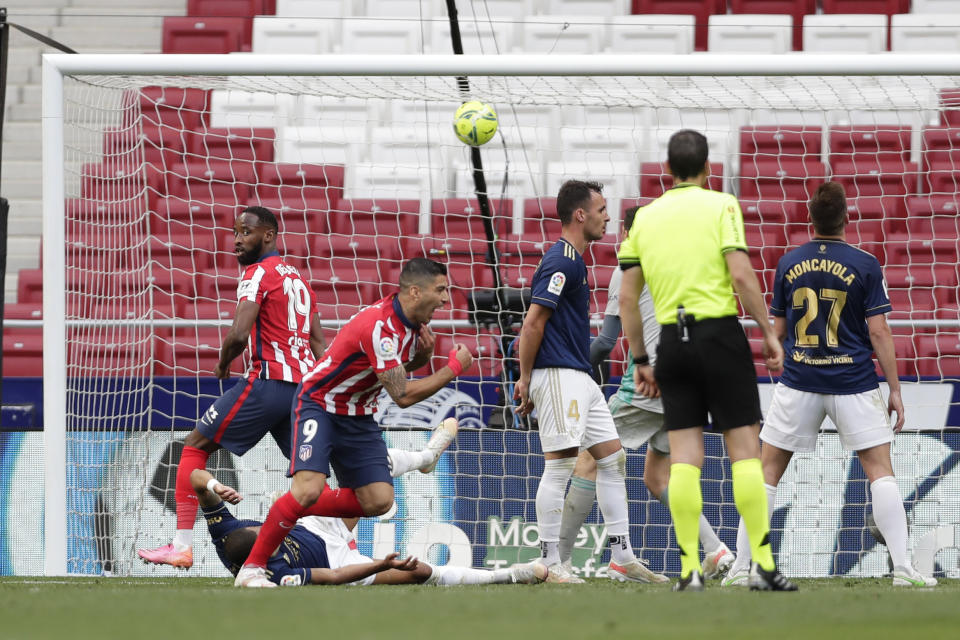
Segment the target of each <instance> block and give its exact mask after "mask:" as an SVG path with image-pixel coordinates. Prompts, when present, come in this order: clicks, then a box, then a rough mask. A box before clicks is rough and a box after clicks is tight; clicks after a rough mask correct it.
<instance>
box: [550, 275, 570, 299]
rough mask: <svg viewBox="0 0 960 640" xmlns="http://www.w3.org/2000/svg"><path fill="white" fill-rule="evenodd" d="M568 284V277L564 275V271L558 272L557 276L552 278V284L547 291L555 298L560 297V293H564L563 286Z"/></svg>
mask: <svg viewBox="0 0 960 640" xmlns="http://www.w3.org/2000/svg"><path fill="white" fill-rule="evenodd" d="M566 283H567V276H566V275H564V273H563V272H562V271H557V272H556V273H555V274H553V275H552V276H550V284H549V285H547V291H549V292H550V293H552V294H553V295H555V296H558V295H560V292H561V291H563V285H565V284H566Z"/></svg>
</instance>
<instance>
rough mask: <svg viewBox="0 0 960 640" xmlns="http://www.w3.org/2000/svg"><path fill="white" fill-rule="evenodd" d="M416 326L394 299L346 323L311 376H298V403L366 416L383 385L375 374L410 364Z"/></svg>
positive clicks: (417, 332) (417, 335)
mask: <svg viewBox="0 0 960 640" xmlns="http://www.w3.org/2000/svg"><path fill="white" fill-rule="evenodd" d="M419 343H420V327H419V326H415V325H414V324H413V323H412V322H411V321H410V320H408V319H407V317H406V316H404V315H403V310H402V309H401V308H400V303H399V302H398V301H397V296H396V294H392V295H390V296H387V297H386V298H384V299H383V300H380V301H379V302H377V303H376V304H374V305H372V306H369V307H367V308H365V309H363V310H361V311H360V312H359V313H357V315H355V316H353V317H352V318H350V320H349V321H348V322H347V324H345V325H344V326H343V327H342V328H341V329H340V331H339V332H338V333H337V335H336V337H335V338H334V339H333V341H332V342H331V343H330V345H329V346H328V347H327V350H326V352H325V353H324V354H323V361H322V362H318V363H317V366H316V367H314V369H313V371H311V372H310V373H308V374H307V375H305V376H304V377H303V387H302V388H301V390H300V398H301V399H302V398H304V397H309V398H310V399H311V400H312V401H313V402H316V403H317V405H318V406H320V408H322V409H323V410H324V411H326V412H328V413H335V414H339V415H346V416H369V415H372V414H373V413H374V412H375V411H376V408H377V396H378V395H380V389H382V388H383V385H382V384H380V381H379V379H377V374H378V373H382V372H384V371H388V370H390V369H393V368H394V367H399V366H402V365H404V364H406V363H407V362H410V361H411V360H413V358H414V356H415V355H416V353H417V348H418V346H419Z"/></svg>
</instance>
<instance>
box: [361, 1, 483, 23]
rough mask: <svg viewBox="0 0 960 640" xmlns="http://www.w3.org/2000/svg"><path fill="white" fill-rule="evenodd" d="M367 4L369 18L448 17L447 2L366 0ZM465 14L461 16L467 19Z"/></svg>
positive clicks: (366, 12) (366, 13)
mask: <svg viewBox="0 0 960 640" xmlns="http://www.w3.org/2000/svg"><path fill="white" fill-rule="evenodd" d="M366 4H367V6H366V11H365V15H367V16H383V17H389V18H418V19H419V18H421V17H422V18H425V19H426V18H433V17H440V18H446V17H447V3H446V1H445V0H366ZM465 13H466V11H464V14H465ZM464 14H461V16H462V17H466V15H464Z"/></svg>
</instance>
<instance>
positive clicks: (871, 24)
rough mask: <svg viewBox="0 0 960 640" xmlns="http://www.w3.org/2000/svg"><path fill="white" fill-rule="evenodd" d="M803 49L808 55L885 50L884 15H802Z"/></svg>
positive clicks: (885, 21)
mask: <svg viewBox="0 0 960 640" xmlns="http://www.w3.org/2000/svg"><path fill="white" fill-rule="evenodd" d="M803 50H804V51H805V52H808V53H809V52H813V53H880V52H881V51H886V50H887V16H886V15H883V14H873V13H864V14H847V13H837V14H829V15H828V14H824V15H819V16H815V15H808V16H804V18H803Z"/></svg>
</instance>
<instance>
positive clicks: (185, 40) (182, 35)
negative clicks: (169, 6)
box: [163, 17, 253, 53]
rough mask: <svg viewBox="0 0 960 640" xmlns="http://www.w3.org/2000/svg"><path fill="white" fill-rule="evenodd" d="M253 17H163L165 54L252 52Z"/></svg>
mask: <svg viewBox="0 0 960 640" xmlns="http://www.w3.org/2000/svg"><path fill="white" fill-rule="evenodd" d="M252 34H253V20H252V18H217V17H205V18H189V17H188V18H182V17H166V18H164V19H163V53H232V52H234V51H243V50H244V49H246V50H247V51H249V49H250V42H251V40H252Z"/></svg>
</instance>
